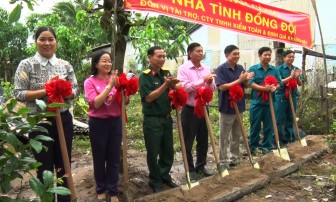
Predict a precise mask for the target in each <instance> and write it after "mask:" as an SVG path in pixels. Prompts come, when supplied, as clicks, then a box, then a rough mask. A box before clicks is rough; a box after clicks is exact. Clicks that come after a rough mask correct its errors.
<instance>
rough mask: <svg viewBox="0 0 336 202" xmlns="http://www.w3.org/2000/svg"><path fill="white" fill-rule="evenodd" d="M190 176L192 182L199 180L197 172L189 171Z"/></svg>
mask: <svg viewBox="0 0 336 202" xmlns="http://www.w3.org/2000/svg"><path fill="white" fill-rule="evenodd" d="M189 178H190V182H196V181H197V175H196V172H190V173H189Z"/></svg>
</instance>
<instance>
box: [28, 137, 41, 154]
mask: <svg viewBox="0 0 336 202" xmlns="http://www.w3.org/2000/svg"><path fill="white" fill-rule="evenodd" d="M29 143H30V145H31V146H32V148H33V149H34V150H35V151H36V152H37V153H40V152H41V151H42V143H41V142H39V141H36V140H34V139H30V140H29Z"/></svg>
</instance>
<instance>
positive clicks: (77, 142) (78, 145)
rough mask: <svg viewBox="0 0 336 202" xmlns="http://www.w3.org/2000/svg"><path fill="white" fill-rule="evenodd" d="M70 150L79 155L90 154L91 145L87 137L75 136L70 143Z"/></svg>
mask: <svg viewBox="0 0 336 202" xmlns="http://www.w3.org/2000/svg"><path fill="white" fill-rule="evenodd" d="M72 150H73V151H75V152H79V153H81V154H83V153H85V154H89V153H91V143H90V138H89V136H75V138H74V141H73V143H72Z"/></svg>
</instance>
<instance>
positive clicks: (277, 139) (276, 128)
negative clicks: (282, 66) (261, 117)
mask: <svg viewBox="0 0 336 202" xmlns="http://www.w3.org/2000/svg"><path fill="white" fill-rule="evenodd" d="M268 97H269V99H268V100H269V105H270V110H271V117H272V123H273V130H274V137H275V142H276V144H277V146H278V145H279V144H280V143H279V142H280V141H279V133H278V127H277V123H276V119H275V113H274V106H273V98H272V93H271V92H269V96H268Z"/></svg>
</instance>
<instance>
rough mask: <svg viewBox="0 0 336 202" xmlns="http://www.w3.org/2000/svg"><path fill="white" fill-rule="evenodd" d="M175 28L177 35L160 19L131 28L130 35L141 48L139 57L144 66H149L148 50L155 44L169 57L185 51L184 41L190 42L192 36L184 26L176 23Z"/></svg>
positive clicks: (134, 44)
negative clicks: (160, 21)
mask: <svg viewBox="0 0 336 202" xmlns="http://www.w3.org/2000/svg"><path fill="white" fill-rule="evenodd" d="M174 28H175V30H176V32H177V33H179V34H178V35H176V36H175V35H174V34H173V33H172V32H169V31H167V30H166V29H164V27H163V26H161V25H160V23H159V19H154V20H151V21H150V22H149V23H148V24H147V25H146V26H144V27H143V29H139V28H135V27H132V28H131V30H130V34H129V35H130V37H131V38H133V39H134V40H133V41H132V46H133V47H134V48H135V49H136V50H139V55H138V56H137V59H138V61H139V62H140V63H141V64H142V65H143V67H146V66H147V50H148V49H149V48H150V47H151V46H153V45H157V46H161V47H162V48H163V49H164V50H165V52H166V57H167V58H168V59H174V58H175V57H177V56H178V55H179V51H182V52H185V49H184V45H185V44H184V43H189V39H190V36H189V34H188V33H187V32H186V28H185V27H184V26H181V25H176V26H175V27H174ZM175 37H176V38H175Z"/></svg>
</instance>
